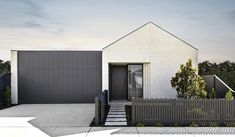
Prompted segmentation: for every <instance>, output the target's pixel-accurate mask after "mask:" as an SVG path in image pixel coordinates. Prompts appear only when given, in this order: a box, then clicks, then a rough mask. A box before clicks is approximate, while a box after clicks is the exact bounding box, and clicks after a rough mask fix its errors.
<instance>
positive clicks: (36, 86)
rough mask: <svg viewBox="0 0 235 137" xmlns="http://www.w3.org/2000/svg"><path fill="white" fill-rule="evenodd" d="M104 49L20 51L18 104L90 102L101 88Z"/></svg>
mask: <svg viewBox="0 0 235 137" xmlns="http://www.w3.org/2000/svg"><path fill="white" fill-rule="evenodd" d="M101 86H102V52H101V51H19V52H18V97H19V103H20V104H22V103H23V104H24V103H90V102H94V98H95V96H97V95H98V94H99V93H100V92H101V90H102V87H101Z"/></svg>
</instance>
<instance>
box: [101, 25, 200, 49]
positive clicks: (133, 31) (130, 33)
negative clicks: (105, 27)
mask: <svg viewBox="0 0 235 137" xmlns="http://www.w3.org/2000/svg"><path fill="white" fill-rule="evenodd" d="M148 24H153V25H154V26H156V27H157V28H159V29H161V30H163V31H164V32H166V33H168V34H170V35H171V36H173V37H175V38H177V39H178V40H180V41H182V42H184V43H185V44H187V45H188V46H190V47H192V48H194V49H196V50H198V49H197V48H196V47H194V46H192V45H191V44H189V43H187V42H185V41H184V40H182V39H180V38H179V37H177V36H175V35H174V34H172V33H170V32H168V31H167V30H165V29H163V28H161V27H160V26H158V25H156V24H155V23H153V22H151V21H150V22H147V23H146V24H144V25H142V26H140V27H139V28H137V29H135V30H133V31H131V32H130V33H128V34H126V35H124V36H123V37H121V38H119V39H117V40H116V41H114V42H112V43H111V44H109V45H108V46H106V47H104V48H103V50H104V49H106V48H108V47H109V46H111V45H113V44H114V43H116V42H118V41H120V40H122V39H123V38H125V37H127V36H128V35H130V34H132V33H134V32H136V31H137V30H139V29H141V28H143V27H144V26H146V25H148Z"/></svg>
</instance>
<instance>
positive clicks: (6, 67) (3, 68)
mask: <svg viewBox="0 0 235 137" xmlns="http://www.w3.org/2000/svg"><path fill="white" fill-rule="evenodd" d="M7 71H8V72H10V71H11V63H10V61H5V62H4V61H3V60H0V74H2V73H3V72H7Z"/></svg>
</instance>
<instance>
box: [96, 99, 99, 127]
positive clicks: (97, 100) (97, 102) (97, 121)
mask: <svg viewBox="0 0 235 137" xmlns="http://www.w3.org/2000/svg"><path fill="white" fill-rule="evenodd" d="M99 104H100V103H99V97H95V124H96V125H98V124H99V123H100V108H99V107H100V105H99Z"/></svg>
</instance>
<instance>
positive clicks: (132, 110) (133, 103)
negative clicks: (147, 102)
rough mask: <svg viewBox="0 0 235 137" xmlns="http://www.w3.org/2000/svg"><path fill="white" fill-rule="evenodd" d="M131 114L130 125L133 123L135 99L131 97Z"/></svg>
mask: <svg viewBox="0 0 235 137" xmlns="http://www.w3.org/2000/svg"><path fill="white" fill-rule="evenodd" d="M131 106H132V107H131V114H132V117H131V121H132V125H135V122H136V121H135V99H132V102H131Z"/></svg>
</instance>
